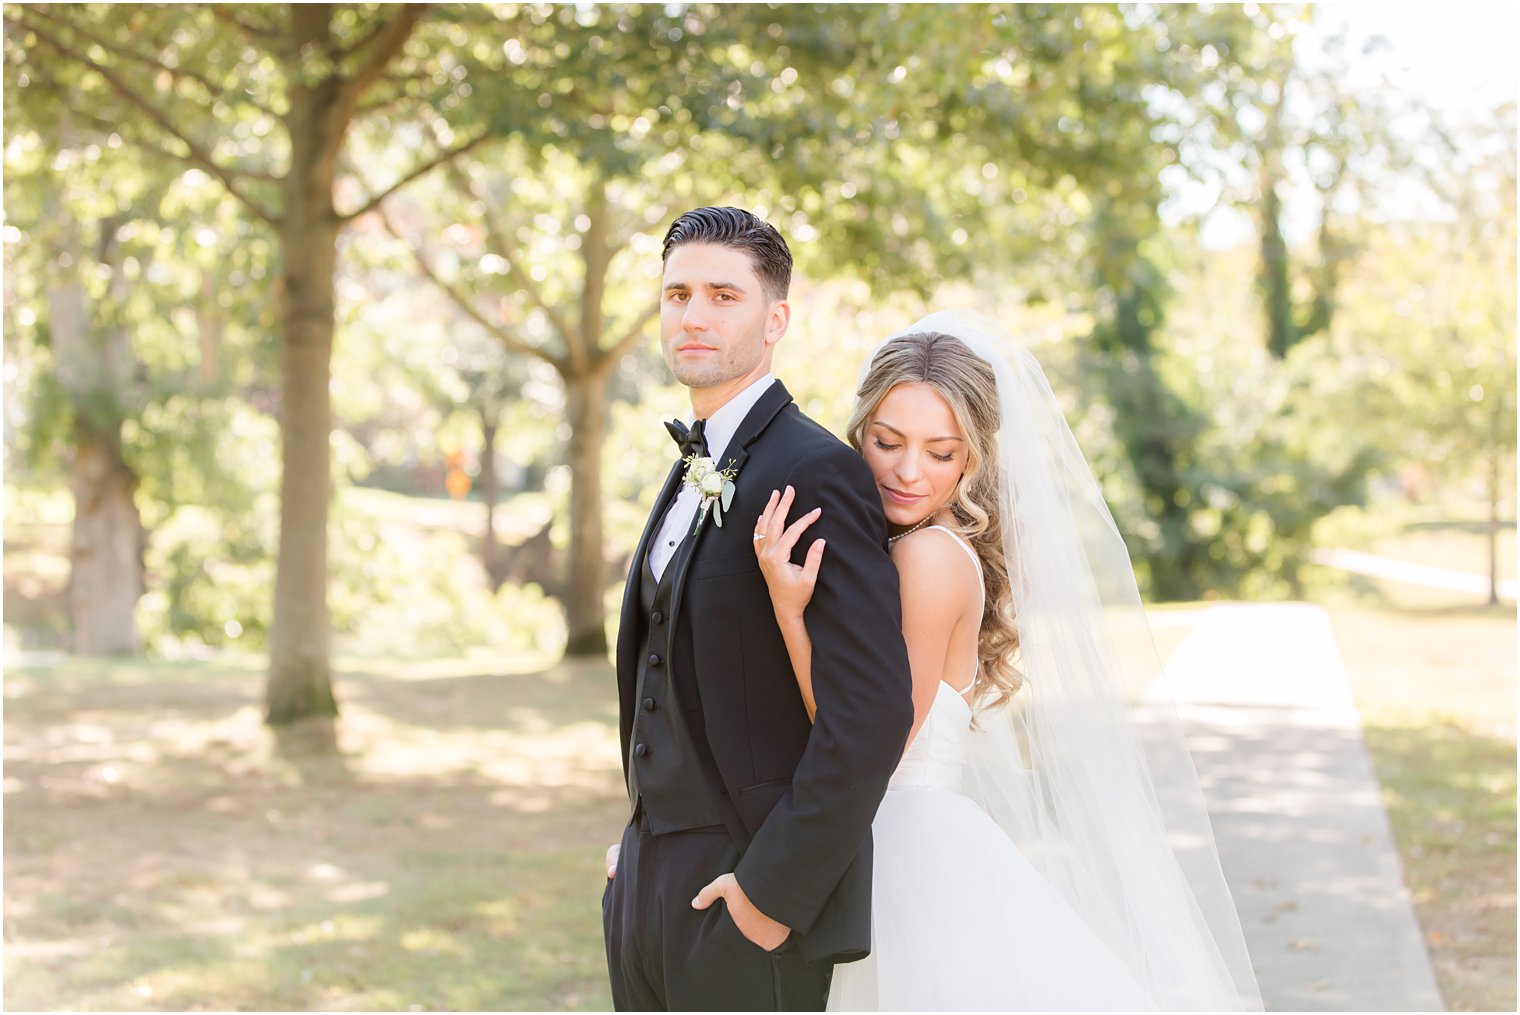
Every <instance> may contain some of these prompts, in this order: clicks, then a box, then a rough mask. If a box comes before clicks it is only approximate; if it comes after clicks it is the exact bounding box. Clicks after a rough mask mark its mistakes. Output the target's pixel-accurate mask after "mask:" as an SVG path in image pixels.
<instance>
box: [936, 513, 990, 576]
mask: <svg viewBox="0 0 1520 1015" xmlns="http://www.w3.org/2000/svg"><path fill="white" fill-rule="evenodd" d="M929 528H931V529H939V530H940V531H941V532H945V533H948V534H949V536H950V538H951V539H953V540H955V542H956V545H958V546H959V547H960V548H961V549H962V550H965V551H966V554H967V555H968V556H969V557H970V558H971V563H973V564H975V565H976V576H977V577H978V578H980V577H981V576H982V559H981V558H980V557H978V556H977V555H976V551H975V550H973V549H972V548H971V544H970V543H967V542H966V541H965V540H964V539H962V538H961V536H960V534H959V533H957V532H956V531H955V530H954V529H947V528H945V527H944V526H943V525H930V526H929Z"/></svg>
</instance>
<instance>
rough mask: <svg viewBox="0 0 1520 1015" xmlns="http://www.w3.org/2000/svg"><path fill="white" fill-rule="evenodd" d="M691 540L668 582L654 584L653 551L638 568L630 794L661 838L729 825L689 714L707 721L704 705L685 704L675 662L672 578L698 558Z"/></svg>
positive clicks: (668, 569) (669, 570) (689, 687)
mask: <svg viewBox="0 0 1520 1015" xmlns="http://www.w3.org/2000/svg"><path fill="white" fill-rule="evenodd" d="M692 542H693V541H692V539H691V538H690V537H689V536H688V537H687V539H686V540H685V541H684V542H683V543H682V544H681V546H680V548H679V549H677V551H676V554H675V556H674V557H672V558H671V560H670V562H669V563H668V564H666V565H665V580H664V581H659V582H656V581H655V577H654V571H653V570H652V569H651V568H650V566H649V556H648V554H647V553H646V554H645V557H644V566H643V567H641V568H640V569H639V605H640V606H641V607H642V608H643V611H644V644H643V646H642V647H641V648H642V651H641V652H640V653H639V669H638V684H637V685H636V686H637V711H636V712H635V713H634V718H633V735H632V737H631V738H630V739H629V747H628V751H629V756H628V794H629V797H630V798H631V799H632V800H633V801H634V803H635V807H638V806H642V807H643V809H644V816H645V819H646V820H647V821H648V822H649V830H650V831H651V832H653V833H654V834H655V835H664V834H665V833H667V832H679V831H683V830H685V829H689V828H705V827H707V826H709V825H721V824H722V823H723V815H722V810H721V809H720V808H721V805H720V804H719V803H718V802H717V801H716V800H715V799H714V787H715V785H716V782H717V779H716V774H715V773H716V765H715V764H714V762H713V760H712V755H711V751H710V750H709V748H708V747H707V744H706V743H705V742H701V743H699V742H698V741H697V740H696V739H695V738H693V736H692V734H691V729H690V727H689V726H687V723H686V719H685V718H684V716H683V712H684V711H686V710H688V709H690V710H695V711H696V715H697V717H698V718H700V715H701V713H700V708H701V704H702V703H701V701H700V700H698V701H682V700H681V695H680V694H679V693H678V692H677V689H676V681H675V678H674V677H673V676H672V675H671V672H670V666H669V664H668V660H669V659H670V656H671V644H670V643H671V638H672V634H673V632H672V628H673V626H674V625H673V623H672V621H671V616H670V596H671V589H672V587H673V586H674V585H675V582H674V581H672V580H671V579H672V577H673V576H674V575H675V574H676V573H677V572H678V570H679V568H680V567H681V566H682V565H684V564H685V562H686V560H685V559H686V557H688V556H689V555H690V554H691V552H692ZM685 691H686V693H687V694H688V695H692V696H694V695H695V694H696V682H695V681H687V682H686V687H685Z"/></svg>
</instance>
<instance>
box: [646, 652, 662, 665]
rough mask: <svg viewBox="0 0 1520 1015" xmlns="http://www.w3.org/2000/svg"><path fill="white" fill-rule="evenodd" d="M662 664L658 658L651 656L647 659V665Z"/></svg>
mask: <svg viewBox="0 0 1520 1015" xmlns="http://www.w3.org/2000/svg"><path fill="white" fill-rule="evenodd" d="M662 662H664V660H663V659H661V658H660V657H659V656H656V655H652V656H650V657H649V665H650V666H658V665H660V663H662Z"/></svg>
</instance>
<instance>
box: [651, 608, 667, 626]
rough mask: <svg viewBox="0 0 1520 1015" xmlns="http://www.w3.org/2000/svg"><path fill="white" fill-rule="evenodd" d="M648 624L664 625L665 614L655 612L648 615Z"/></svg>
mask: <svg viewBox="0 0 1520 1015" xmlns="http://www.w3.org/2000/svg"><path fill="white" fill-rule="evenodd" d="M649 622H650V623H651V624H663V623H665V614H663V613H661V612H660V611H659V610H655V611H654V612H653V613H651V614H650V615H649Z"/></svg>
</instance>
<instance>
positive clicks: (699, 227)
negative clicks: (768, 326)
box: [660, 208, 792, 300]
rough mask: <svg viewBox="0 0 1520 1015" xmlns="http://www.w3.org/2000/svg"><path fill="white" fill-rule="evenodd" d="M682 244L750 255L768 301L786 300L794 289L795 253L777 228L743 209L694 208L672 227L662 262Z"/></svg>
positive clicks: (668, 233) (667, 236) (661, 258)
mask: <svg viewBox="0 0 1520 1015" xmlns="http://www.w3.org/2000/svg"><path fill="white" fill-rule="evenodd" d="M683 243H716V244H717V245H718V246H720V247H733V248H734V249H735V250H742V251H744V252H745V253H746V254H748V255H749V259H750V263H751V264H752V265H754V268H755V274H756V275H759V276H760V284H761V286H763V287H764V289H765V295H766V297H767V298H768V299H772V300H784V299H786V294H787V291H788V290H790V289H791V287H792V252H791V250H790V249H788V248H787V245H786V241H785V240H783V239H782V238H781V234H780V233H778V232H777V231H776V227H775V226H773V225H770V224H769V223H767V222H765V221H764V220H763V219H761V218H759V217H758V216H756V215H755V214H754V213H753V212H748V211H745V210H744V209H743V208H693V209H692V210H691V211H689V212H687V213H686V214H684V215H682V216H681V217H680V218H678V219H676V220H675V221H674V222H672V223H671V224H670V230H669V231H668V232H667V233H666V234H665V252H664V253H663V254H662V255H661V256H660V263H661V264H664V263H665V262H666V261H668V260H670V252H671V251H672V250H674V249H676V248H677V247H679V246H680V245H681V244H683Z"/></svg>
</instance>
